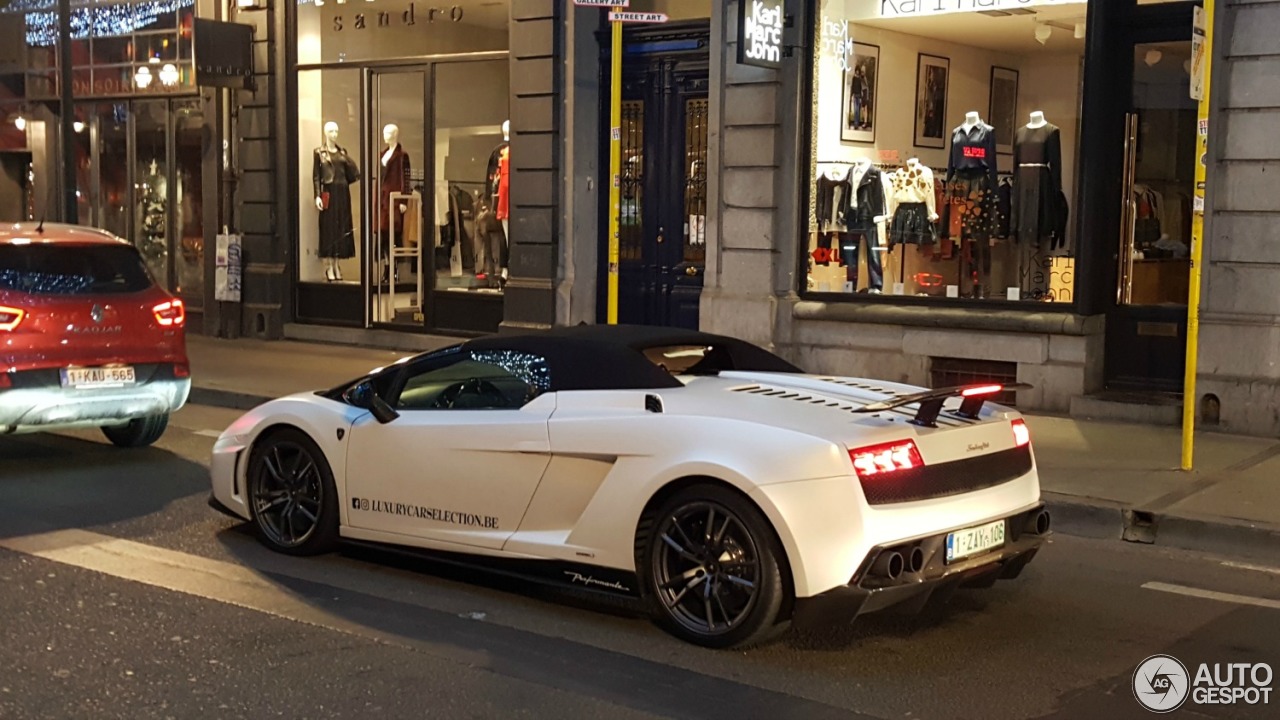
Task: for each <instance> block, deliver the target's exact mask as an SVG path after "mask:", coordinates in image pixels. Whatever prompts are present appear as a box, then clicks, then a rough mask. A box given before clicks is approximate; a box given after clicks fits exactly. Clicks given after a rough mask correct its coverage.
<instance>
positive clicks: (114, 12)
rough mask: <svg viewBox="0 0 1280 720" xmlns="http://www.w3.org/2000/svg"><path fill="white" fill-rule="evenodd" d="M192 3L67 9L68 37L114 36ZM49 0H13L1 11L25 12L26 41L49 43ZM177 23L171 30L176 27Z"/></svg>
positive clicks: (156, 0)
mask: <svg viewBox="0 0 1280 720" xmlns="http://www.w3.org/2000/svg"><path fill="white" fill-rule="evenodd" d="M194 5H195V0H147V1H146V2H137V3H127V4H114V5H94V6H91V7H84V6H81V7H73V8H72V9H71V38H72V39H73V40H83V39H85V38H87V37H90V36H93V37H116V36H119V35H128V34H130V33H133V32H136V31H138V30H144V29H146V28H148V27H151V26H152V25H155V24H156V22H157V21H158V20H159V19H160V18H161V16H164V15H168V14H173V13H177V12H178V11H179V10H183V9H186V8H189V7H192V6H194ZM52 6H53V3H52V2H50V0H14V1H13V2H11V3H10V4H9V5H8V6H7V7H5V9H4V10H3V11H0V12H3V13H18V12H21V13H25V15H26V21H27V44H28V45H30V46H32V47H49V46H52V45H53V44H54V43H55V42H57V39H58V13H57V12H52V11H47V10H46V8H50V7H52ZM177 29H178V28H177V23H176V22H175V24H174V30H175V31H177Z"/></svg>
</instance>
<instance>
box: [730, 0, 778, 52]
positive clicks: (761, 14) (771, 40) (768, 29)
mask: <svg viewBox="0 0 1280 720" xmlns="http://www.w3.org/2000/svg"><path fill="white" fill-rule="evenodd" d="M738 7H739V8H740V9H741V11H742V12H741V14H740V15H739V17H738V62H739V63H740V64H742V65H755V66H757V67H766V68H778V67H780V66H781V65H782V26H783V15H782V0H742V2H739V3H738Z"/></svg>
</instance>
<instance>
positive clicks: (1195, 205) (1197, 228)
mask: <svg viewBox="0 0 1280 720" xmlns="http://www.w3.org/2000/svg"><path fill="white" fill-rule="evenodd" d="M1213 5H1214V0H1204V11H1203V16H1204V41H1203V42H1202V43H1201V45H1200V52H1201V53H1203V54H1204V87H1203V91H1202V92H1201V94H1200V108H1199V112H1198V116H1197V119H1198V120H1199V122H1197V123H1196V185H1195V188H1194V195H1193V196H1192V197H1193V198H1194V199H1193V200H1192V209H1191V210H1192V212H1191V278H1190V284H1189V286H1188V288H1187V370H1186V375H1185V376H1184V377H1183V380H1182V469H1183V470H1190V469H1191V467H1192V459H1193V455H1194V448H1195V430H1196V406H1197V403H1196V359H1197V354H1198V350H1199V346H1200V265H1201V262H1200V260H1201V258H1202V257H1203V255H1204V198H1205V193H1204V186H1205V176H1206V167H1205V166H1206V164H1207V163H1208V157H1209V156H1208V151H1209V150H1208V148H1209V90H1210V78H1212V77H1213V72H1212V71H1213V62H1212V61H1213ZM1192 62H1194V59H1193V61H1192Z"/></svg>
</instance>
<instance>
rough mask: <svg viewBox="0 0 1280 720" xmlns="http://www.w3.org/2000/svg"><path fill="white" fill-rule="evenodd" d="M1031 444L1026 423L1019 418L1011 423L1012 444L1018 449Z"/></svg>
mask: <svg viewBox="0 0 1280 720" xmlns="http://www.w3.org/2000/svg"><path fill="white" fill-rule="evenodd" d="M1029 442H1031V430H1030V429H1028V428H1027V422H1026V421H1025V420H1023V419H1021V418H1018V419H1017V420H1014V421H1013V443H1014V445H1016V446H1018V447H1022V446H1023V445H1026V444H1027V443H1029Z"/></svg>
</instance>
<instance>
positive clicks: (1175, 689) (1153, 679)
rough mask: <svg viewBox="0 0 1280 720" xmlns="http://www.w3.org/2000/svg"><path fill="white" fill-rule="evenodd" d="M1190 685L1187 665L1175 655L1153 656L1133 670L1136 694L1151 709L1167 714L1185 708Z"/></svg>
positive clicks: (1144, 705) (1140, 701)
mask: <svg viewBox="0 0 1280 720" xmlns="http://www.w3.org/2000/svg"><path fill="white" fill-rule="evenodd" d="M1190 686H1191V677H1190V676H1189V675H1187V668H1186V666H1184V665H1183V664H1182V663H1181V662H1179V661H1178V659H1177V658H1175V657H1173V656H1172V655H1152V656H1151V657H1149V658H1147V659H1146V660H1143V661H1142V663H1141V664H1139V665H1138V669H1137V670H1134V671H1133V696H1134V697H1135V698H1137V699H1138V702H1139V703H1141V704H1142V707H1144V708H1146V709H1148V710H1150V711H1151V712H1156V713H1167V712H1172V711H1174V710H1177V709H1178V708H1180V707H1182V703H1184V702H1186V701H1187V695H1188V694H1189V691H1190V689H1191V687H1190Z"/></svg>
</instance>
